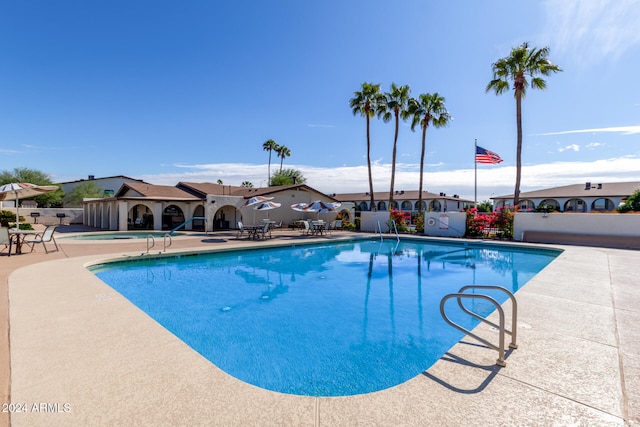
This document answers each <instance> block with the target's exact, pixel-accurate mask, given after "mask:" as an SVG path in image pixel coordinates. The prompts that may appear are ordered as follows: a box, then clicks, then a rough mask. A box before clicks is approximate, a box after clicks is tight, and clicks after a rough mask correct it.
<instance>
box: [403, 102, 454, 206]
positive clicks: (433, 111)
mask: <svg viewBox="0 0 640 427" xmlns="http://www.w3.org/2000/svg"><path fill="white" fill-rule="evenodd" d="M409 113H410V114H411V115H412V116H413V119H412V121H411V130H415V128H416V126H417V125H418V124H419V125H420V127H421V128H422V151H421V152H420V185H419V188H418V212H419V213H420V214H421V213H422V180H423V175H424V153H425V141H426V138H427V128H428V127H429V125H430V124H431V125H433V127H435V128H441V127H444V126H446V125H448V124H449V120H450V119H451V115H450V114H449V113H448V112H447V108H446V107H445V105H444V98H443V97H442V96H440V95H439V94H438V92H435V93H433V94H430V93H424V94H421V95H420V96H419V97H418V99H415V98H413V99H411V100H410V101H409Z"/></svg>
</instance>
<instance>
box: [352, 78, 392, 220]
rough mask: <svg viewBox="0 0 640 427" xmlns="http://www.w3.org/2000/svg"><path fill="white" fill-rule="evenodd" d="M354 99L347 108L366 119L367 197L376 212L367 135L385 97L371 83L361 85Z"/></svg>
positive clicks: (382, 108)
mask: <svg viewBox="0 0 640 427" xmlns="http://www.w3.org/2000/svg"><path fill="white" fill-rule="evenodd" d="M353 94H354V97H353V98H351V99H350V100H349V106H350V107H351V111H352V112H353V115H354V116H355V115H358V114H360V115H361V116H364V117H365V118H366V119H367V167H368V169H369V195H370V196H371V201H370V206H371V210H372V211H375V210H376V205H375V199H374V197H373V176H372V174H371V138H370V134H369V124H370V119H371V117H375V116H379V115H380V114H381V112H382V111H384V108H385V97H384V95H383V94H382V93H380V85H379V84H372V83H362V90H360V91H356V92H354V93H353Z"/></svg>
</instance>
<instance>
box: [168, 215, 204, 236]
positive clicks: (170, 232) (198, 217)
mask: <svg viewBox="0 0 640 427" xmlns="http://www.w3.org/2000/svg"><path fill="white" fill-rule="evenodd" d="M194 219H202V220H204V223H205V225H204V234H207V235H208V232H207V218H206V217H204V216H194V217H191V218H189V219H188V220H186V221H185V222H183V223H182V224H180V225H178V226H177V227H175V228H173V229H172V230H171V231H169V233H168V234H169V235H173V233H175V232H176V231H177V230H178V229H180V228H181V227H184V226H185V225H187V224H189V223H190V222H193V220H194Z"/></svg>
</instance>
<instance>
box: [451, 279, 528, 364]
mask: <svg viewBox="0 0 640 427" xmlns="http://www.w3.org/2000/svg"><path fill="white" fill-rule="evenodd" d="M470 289H473V290H476V289H485V290H498V291H501V292H504V293H505V294H507V295H508V296H509V299H510V300H511V305H512V310H511V329H512V330H511V331H509V330H508V329H507V328H506V327H505V320H504V310H503V309H502V307H501V306H500V304H499V303H498V301H496V300H495V299H493V298H492V297H490V296H489V295H483V294H468V293H465V291H468V290H470ZM451 298H455V299H456V300H457V301H458V306H460V309H461V310H462V311H464V312H465V313H467V314H469V315H470V316H472V317H475V318H476V319H478V320H480V321H481V322H484V323H486V324H488V325H490V326H492V327H494V328H496V329H497V330H498V332H499V334H500V338H499V342H498V345H495V344H493V343H491V342H489V341H487V340H485V339H484V338H481V337H479V336H478V335H476V334H474V333H473V332H471V331H470V330H468V329H466V328H464V327H462V326H460V325H458V324H457V323H455V322H454V321H452V320H451V319H449V317H448V316H447V314H446V313H445V309H444V305H445V303H446V302H447V301H448V300H449V299H451ZM463 299H481V300H484V301H489V302H490V303H491V304H493V305H494V306H495V308H496V310H497V312H498V315H499V317H500V320H499V324H495V323H493V322H491V321H489V320H487V319H485V318H484V317H482V316H480V315H479V314H477V313H474V312H473V311H471V310H469V309H468V308H467V307H465V306H464V304H463V303H462V300H463ZM440 314H441V315H442V318H443V319H444V320H445V322H447V323H448V324H449V325H451V326H453V327H454V328H456V329H457V330H459V331H461V332H463V333H464V334H466V335H469V336H470V337H472V338H475V339H476V340H478V341H480V342H481V343H483V344H484V345H486V346H487V347H489V348H491V349H493V350H497V351H498V360H497V361H496V364H497V365H499V366H503V367H504V366H507V362H505V360H504V355H505V349H504V335H505V334H509V335H511V342H510V343H509V348H512V349H516V348H518V345H517V344H516V333H517V329H518V325H517V323H518V303H517V301H516V297H515V296H514V295H513V294H512V293H511V292H509V291H508V290H506V289H505V288H503V287H501V286H490V285H469V286H464V287H462V288H460V290H459V291H458V292H457V293H453V294H449V295H445V297H444V298H442V301H440Z"/></svg>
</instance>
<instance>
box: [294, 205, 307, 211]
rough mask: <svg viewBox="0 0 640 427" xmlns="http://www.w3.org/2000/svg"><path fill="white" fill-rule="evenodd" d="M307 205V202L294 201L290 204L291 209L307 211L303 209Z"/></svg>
mask: <svg viewBox="0 0 640 427" xmlns="http://www.w3.org/2000/svg"><path fill="white" fill-rule="evenodd" d="M307 205H308V203H294V204H293V205H291V209H293V210H294V211H298V212H307V211H305V209H307Z"/></svg>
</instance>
